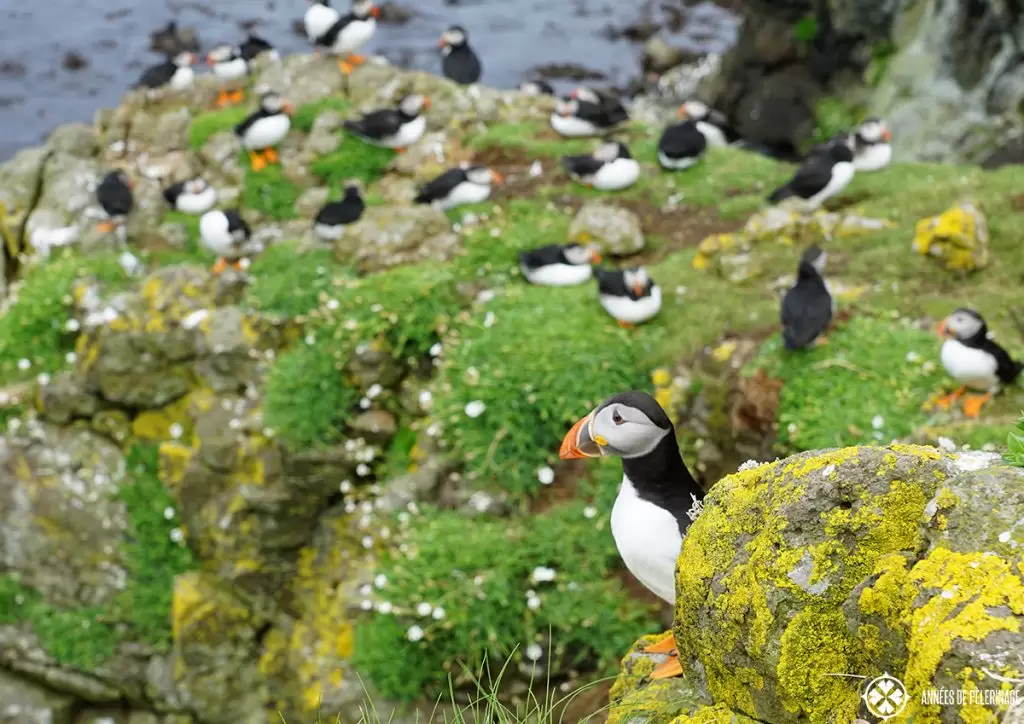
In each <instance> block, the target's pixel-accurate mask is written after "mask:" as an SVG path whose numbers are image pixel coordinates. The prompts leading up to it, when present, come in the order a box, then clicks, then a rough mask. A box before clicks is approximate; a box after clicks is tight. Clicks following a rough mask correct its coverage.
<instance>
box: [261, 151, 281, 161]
mask: <svg viewBox="0 0 1024 724" xmlns="http://www.w3.org/2000/svg"><path fill="white" fill-rule="evenodd" d="M263 158H265V159H267V163H277V162H278V161H280V160H281V157H280V156H278V155H277V149H276V148H265V149H263Z"/></svg>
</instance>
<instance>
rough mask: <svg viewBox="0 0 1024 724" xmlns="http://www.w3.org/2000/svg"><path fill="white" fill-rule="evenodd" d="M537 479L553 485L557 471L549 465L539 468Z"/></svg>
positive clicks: (544, 483) (542, 483)
mask: <svg viewBox="0 0 1024 724" xmlns="http://www.w3.org/2000/svg"><path fill="white" fill-rule="evenodd" d="M537 480H539V481H540V484H541V485H551V483H553V482H555V471H554V470H552V469H551V468H549V467H548V466H547V465H545V466H544V467H542V468H538V469H537Z"/></svg>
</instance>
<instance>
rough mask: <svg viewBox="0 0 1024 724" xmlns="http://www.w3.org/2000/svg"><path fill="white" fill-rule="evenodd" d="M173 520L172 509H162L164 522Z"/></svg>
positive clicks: (168, 507) (169, 507)
mask: <svg viewBox="0 0 1024 724" xmlns="http://www.w3.org/2000/svg"><path fill="white" fill-rule="evenodd" d="M173 518H174V508H172V507H171V506H169V505H168V506H167V507H166V508H164V520H172V519H173Z"/></svg>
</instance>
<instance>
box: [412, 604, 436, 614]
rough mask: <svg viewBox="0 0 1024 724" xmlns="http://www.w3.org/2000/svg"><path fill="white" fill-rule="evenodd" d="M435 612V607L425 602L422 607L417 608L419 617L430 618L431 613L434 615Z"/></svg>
mask: <svg viewBox="0 0 1024 724" xmlns="http://www.w3.org/2000/svg"><path fill="white" fill-rule="evenodd" d="M433 611H434V607H433V606H431V605H430V604H429V603H427V602H426V601H423V602H422V603H421V604H420V605H418V606H417V607H416V613H417V615H419V616H429V615H430V614H431V613H433Z"/></svg>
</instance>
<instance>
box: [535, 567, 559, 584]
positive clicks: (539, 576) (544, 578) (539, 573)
mask: <svg viewBox="0 0 1024 724" xmlns="http://www.w3.org/2000/svg"><path fill="white" fill-rule="evenodd" d="M555 575H556V571H555V569H554V568H548V567H547V566H537V567H536V568H534V569H533V573H531V574H530V580H531V581H533V582H534V583H549V582H551V581H553V580H555Z"/></svg>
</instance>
